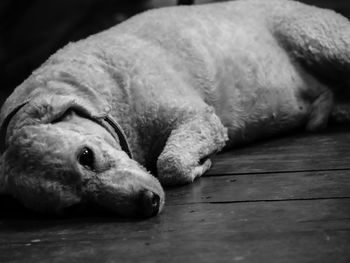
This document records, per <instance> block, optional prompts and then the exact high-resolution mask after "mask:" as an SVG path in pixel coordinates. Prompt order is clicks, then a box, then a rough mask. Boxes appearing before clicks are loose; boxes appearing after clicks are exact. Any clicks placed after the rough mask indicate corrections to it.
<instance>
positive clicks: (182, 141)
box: [0, 0, 350, 217]
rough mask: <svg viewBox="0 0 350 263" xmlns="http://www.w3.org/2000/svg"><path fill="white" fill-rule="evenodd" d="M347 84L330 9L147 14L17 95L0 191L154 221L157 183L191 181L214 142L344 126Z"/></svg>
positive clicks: (342, 41) (339, 21) (52, 208)
mask: <svg viewBox="0 0 350 263" xmlns="http://www.w3.org/2000/svg"><path fill="white" fill-rule="evenodd" d="M349 79H350V23H349V21H348V20H347V19H346V18H344V17H342V16H341V15H339V14H336V13H335V12H333V11H330V10H324V9H320V8H316V7H311V6H307V5H305V4H301V3H298V2H293V1H282V0H268V1H261V0H246V1H243V0H241V1H234V2H226V3H217V4H208V5H201V6H180V7H172V8H163V9H158V10H154V11H148V12H146V13H143V14H140V15H137V16H135V17H133V18H131V19H129V20H127V21H126V22H124V23H122V24H120V25H118V26H116V27H113V28H111V29H109V30H107V31H104V32H101V33H99V34H97V35H94V36H91V37H89V38H87V39H85V40H82V41H79V42H76V43H73V44H69V45H67V46H66V47H64V48H63V49H61V50H59V51H58V52H57V53H56V54H54V55H52V56H51V57H50V58H49V59H48V60H47V62H45V63H44V64H43V65H42V66H41V67H40V68H39V69H37V70H36V71H35V72H34V73H33V74H32V75H31V76H30V77H29V78H28V79H27V80H25V81H24V82H23V84H21V85H20V86H19V87H17V89H16V90H15V91H14V92H13V94H12V95H11V96H10V97H9V98H8V99H7V101H6V102H5V104H4V105H3V107H2V110H1V116H0V117H1V119H0V124H1V135H2V149H1V150H2V156H1V161H0V164H1V172H0V182H1V183H0V185H1V187H0V188H1V191H2V193H7V194H11V195H13V196H14V197H16V198H18V199H19V200H20V201H21V202H23V204H24V205H25V206H27V207H29V208H30V209H34V210H38V211H43V212H54V213H59V214H60V213H64V212H65V211H66V210H67V211H68V209H71V208H72V207H75V206H76V205H82V206H89V204H91V205H98V206H100V207H103V208H104V209H106V210H108V211H112V212H114V213H116V214H118V215H121V216H128V217H130V216H131V217H132V216H144V217H148V216H152V215H156V214H157V213H159V212H160V211H161V210H162V208H163V205H164V200H165V199H164V192H163V189H162V186H161V184H162V185H179V184H186V183H190V182H192V181H193V180H194V179H195V178H197V177H200V176H201V175H202V174H203V173H205V172H206V171H207V170H208V169H209V167H210V164H211V162H210V159H209V157H210V156H211V155H212V154H214V153H216V152H218V151H220V150H222V148H223V147H224V146H226V147H233V146H235V145H237V144H242V143H245V142H250V141H253V140H256V139H259V138H262V137H267V136H271V135H274V134H277V133H282V132H285V131H290V130H292V129H295V128H300V127H303V126H304V127H306V129H307V130H310V131H314V130H318V129H320V128H323V127H325V126H326V125H327V122H328V120H331V121H334V122H348V121H350V103H349V102H350V92H349V89H348V88H349V87H348V86H349ZM150 171H151V172H152V173H153V174H154V175H156V176H157V178H158V179H157V178H156V177H155V176H153V175H152V174H151V172H150ZM158 180H159V181H160V183H161V184H160V183H159V181H158Z"/></svg>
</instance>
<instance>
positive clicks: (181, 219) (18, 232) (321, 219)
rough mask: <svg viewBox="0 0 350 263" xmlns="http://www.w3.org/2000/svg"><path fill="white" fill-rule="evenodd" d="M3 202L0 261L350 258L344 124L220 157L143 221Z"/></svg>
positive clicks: (348, 132)
mask: <svg viewBox="0 0 350 263" xmlns="http://www.w3.org/2000/svg"><path fill="white" fill-rule="evenodd" d="M9 202H10V201H9V200H5V199H3V200H2V201H1V203H0V209H1V211H3V213H2V214H1V215H0V262H2V263H4V262H36V263H37V262H65V263H70V262H167V263H169V262H183V263H185V262H259V263H261V262H269V263H270V262H293V263H295V262H318V263H320V262H332V263H333V262H347V263H348V262H350V127H341V128H333V129H330V130H328V131H327V132H324V133H321V134H297V135H290V136H287V137H283V138H279V139H274V140H270V141H267V142H262V143H258V144H255V145H253V146H249V147H245V148H241V149H237V150H235V151H231V152H227V153H224V154H221V155H218V156H217V157H216V158H215V160H214V166H213V168H212V170H211V171H210V172H209V173H208V174H207V175H206V177H204V178H201V179H200V180H197V181H196V182H195V183H194V184H193V185H188V186H184V187H180V188H174V189H167V205H166V207H165V210H164V212H163V213H162V214H161V215H159V216H157V217H155V218H152V219H149V220H144V221H126V220H120V219H116V218H111V217H102V216H100V217H98V216H95V217H83V218H71V219H57V218H56V219H52V218H38V217H37V216H36V215H33V214H30V213H27V212H25V211H22V210H20V208H16V211H15V212H14V210H13V206H14V204H11V207H12V208H11V207H9V206H10V203H9Z"/></svg>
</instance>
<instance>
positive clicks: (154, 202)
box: [139, 190, 160, 217]
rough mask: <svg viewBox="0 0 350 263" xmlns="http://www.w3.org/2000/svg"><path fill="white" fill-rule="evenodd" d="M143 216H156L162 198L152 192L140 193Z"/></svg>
mask: <svg viewBox="0 0 350 263" xmlns="http://www.w3.org/2000/svg"><path fill="white" fill-rule="evenodd" d="M139 198H140V199H139V200H140V206H141V207H140V209H141V210H140V214H141V216H145V217H150V216H155V215H156V214H158V212H159V208H160V196H159V195H158V194H156V193H154V192H152V191H149V190H144V191H142V192H141V193H140V196H139Z"/></svg>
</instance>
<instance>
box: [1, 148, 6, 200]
mask: <svg viewBox="0 0 350 263" xmlns="http://www.w3.org/2000/svg"><path fill="white" fill-rule="evenodd" d="M6 193H7V179H6V176H5V167H4V154H3V155H1V156H0V195H2V194H6Z"/></svg>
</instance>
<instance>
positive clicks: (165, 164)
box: [157, 154, 211, 186]
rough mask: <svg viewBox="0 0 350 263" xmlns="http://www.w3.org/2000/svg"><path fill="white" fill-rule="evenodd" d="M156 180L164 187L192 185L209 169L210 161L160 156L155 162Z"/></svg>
mask: <svg viewBox="0 0 350 263" xmlns="http://www.w3.org/2000/svg"><path fill="white" fill-rule="evenodd" d="M157 167H158V179H159V181H160V182H161V184H162V185H164V186H174V185H183V184H189V183H192V182H193V181H194V180H195V179H196V178H198V177H201V176H202V175H203V174H204V173H205V172H206V171H208V170H209V169H210V167H211V161H210V159H208V158H206V159H204V160H202V161H199V160H198V158H194V157H193V156H190V155H189V154H188V155H183V156H175V155H170V154H162V155H161V156H160V157H159V159H158V162H157Z"/></svg>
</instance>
